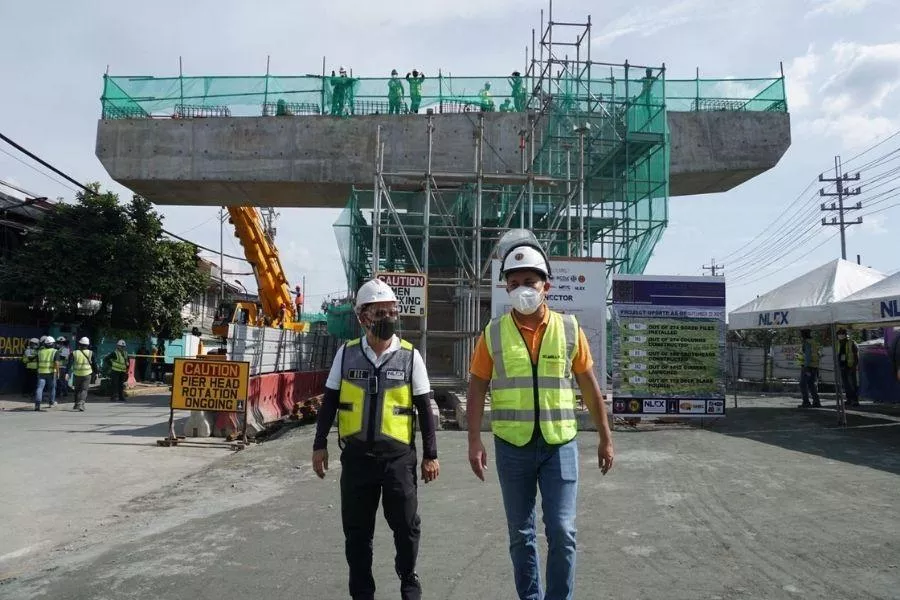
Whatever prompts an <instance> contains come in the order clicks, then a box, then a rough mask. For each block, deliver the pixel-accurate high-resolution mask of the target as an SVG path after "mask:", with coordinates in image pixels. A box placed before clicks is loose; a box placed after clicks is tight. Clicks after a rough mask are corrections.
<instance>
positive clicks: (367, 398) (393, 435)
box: [338, 339, 413, 444]
mask: <svg viewBox="0 0 900 600" xmlns="http://www.w3.org/2000/svg"><path fill="white" fill-rule="evenodd" d="M412 362H413V346H412V344H410V343H409V342H407V341H406V340H401V341H400V349H399V350H397V351H396V352H392V353H391V355H390V356H389V357H388V358H387V360H386V361H385V362H384V363H383V364H382V365H381V366H380V367H378V368H377V369H376V368H375V365H373V364H372V362H371V361H370V360H369V359H368V357H367V356H366V355H365V352H364V351H363V348H362V344H361V340H358V339H357V340H351V341H349V342H347V344H346V345H345V346H344V354H343V358H342V359H341V392H340V405H339V410H338V435H339V436H340V438H341V439H349V438H352V439H355V440H358V441H361V442H377V441H383V440H393V441H396V442H401V443H403V444H411V443H412V432H413V408H412V406H413V405H412ZM373 420H374V422H373Z"/></svg>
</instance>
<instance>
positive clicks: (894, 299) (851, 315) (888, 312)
mask: <svg viewBox="0 0 900 600" xmlns="http://www.w3.org/2000/svg"><path fill="white" fill-rule="evenodd" d="M831 311H832V318H833V319H834V321H835V322H836V323H842V324H844V325H854V324H859V325H870V324H871V325H874V324H881V323H891V322H900V272H897V273H894V274H893V275H891V276H890V277H885V278H884V279H882V280H881V281H879V282H877V283H874V284H872V285H870V286H869V287H867V288H864V289H862V290H860V291H858V292H856V293H854V294H851V295H849V296H847V297H846V298H844V299H843V300H841V301H839V302H835V303H834V304H832V305H831Z"/></svg>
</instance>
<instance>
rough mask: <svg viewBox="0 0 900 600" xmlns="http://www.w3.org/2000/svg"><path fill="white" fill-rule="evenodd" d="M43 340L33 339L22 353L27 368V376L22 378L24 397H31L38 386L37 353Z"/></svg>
mask: <svg viewBox="0 0 900 600" xmlns="http://www.w3.org/2000/svg"><path fill="white" fill-rule="evenodd" d="M40 345H41V340H39V339H37V338H31V339H30V340H28V345H27V346H25V352H23V353H22V365H23V366H24V367H25V375H24V377H23V378H22V395H23V396H31V395H32V394H33V393H34V386H36V385H37V353H38V348H39V347H40Z"/></svg>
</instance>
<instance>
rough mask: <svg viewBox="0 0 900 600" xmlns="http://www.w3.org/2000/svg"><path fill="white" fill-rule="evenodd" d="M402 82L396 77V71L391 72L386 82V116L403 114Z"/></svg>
mask: <svg viewBox="0 0 900 600" xmlns="http://www.w3.org/2000/svg"><path fill="white" fill-rule="evenodd" d="M402 109H403V82H402V81H400V77H399V76H398V75H397V69H394V70H393V71H391V78H390V80H389V81H388V114H389V115H399V114H400V113H401V112H403V110H402Z"/></svg>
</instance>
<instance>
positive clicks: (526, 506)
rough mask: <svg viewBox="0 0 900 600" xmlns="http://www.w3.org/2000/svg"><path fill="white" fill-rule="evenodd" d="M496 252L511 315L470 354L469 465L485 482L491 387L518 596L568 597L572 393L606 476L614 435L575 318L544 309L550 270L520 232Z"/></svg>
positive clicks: (573, 485) (496, 322) (573, 487)
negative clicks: (540, 523)
mask: <svg viewBox="0 0 900 600" xmlns="http://www.w3.org/2000/svg"><path fill="white" fill-rule="evenodd" d="M498 250H499V256H500V258H501V274H502V275H501V277H502V280H503V281H505V283H506V291H507V292H508V293H509V299H510V302H511V304H512V310H511V311H510V312H509V313H506V314H504V315H503V316H501V317H499V318H496V319H493V320H492V321H491V322H490V323H489V324H488V325H487V327H486V328H485V329H484V332H483V333H482V335H481V337H480V338H479V340H478V342H477V345H476V348H475V354H474V356H473V357H472V363H471V366H470V369H469V373H470V374H471V377H470V380H469V389H468V400H467V408H468V432H469V434H468V436H469V464H470V466H471V468H472V471H473V472H474V473H475V475H476V476H477V477H478V478H479V479H481V480H482V481H484V475H485V471H486V469H487V465H488V459H487V451H486V449H485V447H484V444H483V443H482V440H481V421H482V415H483V414H484V406H485V395H486V393H487V391H488V387H489V386H490V388H491V410H490V415H491V430H492V432H493V434H494V435H493V437H494V452H495V453H496V454H495V455H496V463H497V477H498V478H499V480H500V490H501V492H502V496H503V505H504V509H505V511H506V524H507V528H508V533H509V554H510V558H511V559H512V564H513V574H514V579H515V586H516V591H517V592H518V597H519V598H521V599H522V600H526V599H527V600H538V599H541V598H547V599H548V600H549V599H552V600H567V599H571V598H573V597H574V585H575V554H576V547H575V531H576V530H575V505H576V497H577V491H578V445H577V440H576V439H575V435H576V433H577V429H578V424H577V421H576V414H575V410H576V398H575V392H576V387H577V389H580V390H581V394H582V397H583V399H584V403H585V405H587V408H588V410H589V411H590V414H591V417H592V419H593V422H594V425H595V426H596V428H597V431H598V433H599V436H600V440H599V445H598V448H597V458H598V463H599V467H600V472H601V473H603V474H606V473H607V472H608V471H609V469H610V468H612V465H613V457H614V452H613V443H612V435H611V433H610V428H609V421H608V418H607V414H606V408H605V406H604V402H603V395H602V392H601V391H600V385H599V384H598V383H597V379H596V377H595V375H594V371H593V359H592V358H591V351H590V348H589V346H588V342H587V339H586V337H585V335H584V331H582V330H581V327H580V326H579V325H578V322H577V321H576V319H575V317H574V316H573V315H564V314H561V313H558V312H555V311H553V310H550V309H549V308H548V307H547V304H546V302H545V299H546V293H547V292H548V291H549V290H550V284H549V283H548V280H549V277H550V265H549V262H548V260H547V256H546V254H545V253H544V250H543V249H542V248H541V246H540V245H539V244H538V242H537V240H536V239H535V238H534V236H533V234H532V233H531V232H530V231H528V230H524V229H519V230H512V231H510V232H508V233H507V234H505V235H504V237H503V238H501V240H500V244H499V246H498ZM538 487H540V490H541V504H542V507H543V517H544V530H545V532H546V536H547V544H548V546H549V552H548V556H547V573H546V591H545V590H543V589H542V581H541V579H542V578H541V573H540V564H541V563H540V560H539V558H538V540H537V532H536V531H535V527H536V511H535V502H536V496H537V489H538ZM545 594H546V595H545Z"/></svg>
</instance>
